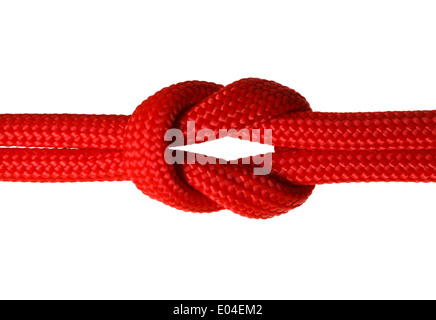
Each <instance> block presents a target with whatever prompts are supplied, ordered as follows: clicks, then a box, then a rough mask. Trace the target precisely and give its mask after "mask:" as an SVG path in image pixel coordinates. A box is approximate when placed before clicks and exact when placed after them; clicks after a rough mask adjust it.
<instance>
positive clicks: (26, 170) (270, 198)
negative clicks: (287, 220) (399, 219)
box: [0, 78, 436, 218]
mask: <svg viewBox="0 0 436 320" xmlns="http://www.w3.org/2000/svg"><path fill="white" fill-rule="evenodd" d="M187 121H195V130H196V132H198V131H199V130H201V129H205V128H207V129H212V130H214V131H216V132H218V130H219V129H236V130H240V129H244V128H246V129H256V128H259V129H271V130H272V133H273V135H272V138H273V145H274V146H275V149H276V152H275V153H274V154H273V156H272V172H271V173H270V174H269V175H265V176H261V175H253V170H252V167H251V166H250V165H244V164H239V165H235V164H216V165H212V164H206V165H201V164H198V163H196V164H183V165H170V164H167V163H166V162H165V160H164V152H165V149H166V147H167V146H168V143H169V142H167V141H165V140H164V135H165V132H166V131H167V130H168V129H171V128H180V129H181V130H184V129H185V128H186V123H187ZM0 146H1V147H2V148H0V181H28V182H79V181H121V180H131V181H133V182H134V183H135V185H136V186H137V187H138V188H139V189H140V190H141V191H142V192H143V193H145V194H146V195H148V196H150V197H151V198H153V199H157V200H159V201H161V202H164V203H165V204H168V205H170V206H173V207H175V208H177V209H181V210H185V211H193V212H212V211H218V210H221V209H229V210H231V211H233V212H235V213H238V214H240V215H243V216H247V217H250V218H270V217H273V216H276V215H280V214H282V213H285V212H287V211H289V210H291V209H293V208H296V207H298V206H300V205H301V204H302V203H304V202H305V201H306V199H307V198H308V197H309V195H310V194H311V192H312V190H313V188H314V185H315V184H325V183H341V182H372V181H406V182H436V111H409V112H374V113H320V112H312V111H311V109H310V107H309V104H308V102H307V101H306V100H305V99H304V98H303V97H302V96H301V95H300V94H298V93H297V92H295V91H294V90H292V89H289V88H287V87H285V86H282V85H280V84H278V83H275V82H272V81H266V80H261V79H255V78H250V79H243V80H239V81H237V82H234V83H232V84H230V85H227V86H225V87H223V86H221V85H217V84H214V83H209V82H200V81H188V82H183V83H179V84H176V85H172V86H170V87H167V88H165V89H162V90H161V91H159V92H158V93H156V94H155V95H153V96H151V97H150V98H148V99H147V100H145V101H144V102H143V103H142V104H141V105H139V106H138V108H137V109H136V110H135V112H134V113H133V114H132V115H131V116H125V115H73V114H4V115H0Z"/></svg>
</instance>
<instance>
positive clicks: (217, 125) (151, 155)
mask: <svg viewBox="0 0 436 320" xmlns="http://www.w3.org/2000/svg"><path fill="white" fill-rule="evenodd" d="M296 111H310V107H309V104H308V102H307V101H306V99H304V97H302V96H301V95H300V94H298V93H297V92H295V91H294V90H292V89H289V88H287V87H285V86H282V85H280V84H278V83H276V82H272V81H266V80H261V79H254V78H250V79H243V80H239V81H237V82H234V83H232V84H230V85H228V86H225V87H223V86H221V85H217V84H214V83H210V82H200V81H188V82H183V83H179V84H176V85H172V86H170V87H167V88H165V89H162V90H161V91H159V92H158V93H156V94H155V95H153V96H151V97H150V98H148V99H147V100H145V101H144V102H143V103H142V104H141V105H139V106H138V108H137V109H136V110H135V112H134V113H133V114H132V116H131V117H130V119H129V122H128V125H127V127H126V132H125V136H124V148H123V150H124V164H125V169H126V172H127V174H128V176H129V177H130V179H131V180H132V181H133V182H134V183H135V185H136V186H137V187H138V188H139V189H140V190H141V191H142V192H143V193H145V194H146V195H148V196H150V197H151V198H153V199H156V200H159V201H161V202H163V203H165V204H167V205H170V206H172V207H175V208H177V209H181V210H185V211H193V212H211V211H217V210H221V209H229V210H231V211H233V212H235V213H238V214H240V215H243V216H247V217H250V218H270V217H273V216H276V215H280V214H282V213H285V212H287V211H289V210H291V209H293V208H295V207H297V206H300V205H301V204H302V203H303V202H304V201H305V200H306V199H307V198H308V197H309V195H310V194H311V192H312V190H313V186H311V185H304V186H303V185H301V186H300V185H298V186H297V185H294V184H292V183H291V182H288V181H286V180H284V179H281V178H279V177H278V176H276V175H275V174H274V171H273V172H272V173H271V174H269V175H263V176H262V175H254V174H253V170H252V168H251V167H250V166H248V165H243V164H216V165H212V164H205V165H201V164H198V163H195V164H183V165H170V164H167V163H166V161H165V158H164V154H165V150H166V148H167V146H168V143H169V142H167V141H165V140H164V135H165V133H166V132H167V130H169V129H172V128H176V127H179V128H183V127H185V126H186V123H187V121H195V130H196V131H198V130H201V129H206V128H207V129H211V130H214V131H217V130H219V129H236V130H240V129H256V128H260V126H261V125H262V123H264V122H267V121H268V120H270V119H273V118H275V117H277V116H280V115H282V114H285V113H289V112H296Z"/></svg>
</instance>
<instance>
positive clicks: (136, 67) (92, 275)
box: [0, 0, 436, 299]
mask: <svg viewBox="0 0 436 320" xmlns="http://www.w3.org/2000/svg"><path fill="white" fill-rule="evenodd" d="M435 10H436V7H435V5H434V3H432V2H431V1H408V2H404V1H359V2H357V1H301V2H293V1H235V0H232V1H186V0H185V1H154V2H152V1H149V2H145V1H69V2H66V1H63V2H61V1H1V2H0V113H23V112H28V113H47V112H49V113H122V114H130V113H132V112H133V110H134V109H135V107H136V106H137V105H138V104H139V103H140V102H141V101H142V100H144V99H145V98H147V97H148V96H149V95H151V94H153V93H154V92H156V91H157V90H159V89H161V88H162V87H165V86H167V85H170V84H173V83H176V82H179V81H184V80H194V79H197V80H208V81H213V82H217V83H221V84H228V83H231V82H233V81H235V80H238V79H240V78H243V77H248V76H253V77H260V78H265V79H271V80H275V81H277V82H279V83H282V84H284V85H287V86H290V87H292V88H294V89H296V90H297V91H298V92H300V93H301V94H302V95H303V96H305V97H306V98H307V99H308V101H309V102H310V103H311V105H312V108H313V109H314V110H317V111H379V110H407V109H429V110H430V109H432V108H436V58H435V57H436V42H435V33H436V19H435ZM435 191H436V185H434V184H406V183H389V184H388V183H378V184H375V183H371V184H343V185H323V186H318V187H317V188H316V189H315V191H314V193H313V195H312V196H311V197H310V199H309V200H308V201H307V202H306V204H304V205H303V206H302V207H301V208H298V209H297V210H295V211H293V212H289V213H288V214H286V215H283V216H281V217H276V218H273V219H270V220H267V221H257V220H250V219H247V218H242V217H240V216H237V215H235V214H233V213H231V212H228V211H222V212H219V213H213V214H202V215H201V214H195V213H185V212H180V211H177V210H175V209H173V208H170V207H167V206H165V205H163V204H161V203H159V202H156V201H154V200H150V199H149V198H148V197H146V196H144V195H143V194H142V193H141V192H140V191H138V190H137V189H136V188H135V186H134V185H133V184H132V183H131V182H107V183H77V184H31V183H7V182H2V183H0V199H1V210H0V298H42V299H48V298H60V299H67V298H73V299H76V298H84V299H94V298H101V299H108V298H111V299H112V298H113V299H115V298H122V299H124V298H125V299H127V298H133V299H164V298H172V299H200V298H204V299H211V298H213V299H235V298H237V299H271V298H274V299H307V298H315V299H321V298H332V299H341V298H349V299H357V298H364V299H366V298H375V299H381V298H394V299H395V298H436V289H435V288H436V273H435V270H436V256H435V247H436V232H435V230H436V212H435V211H436V210H435V209H436V207H435V198H434V195H435Z"/></svg>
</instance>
